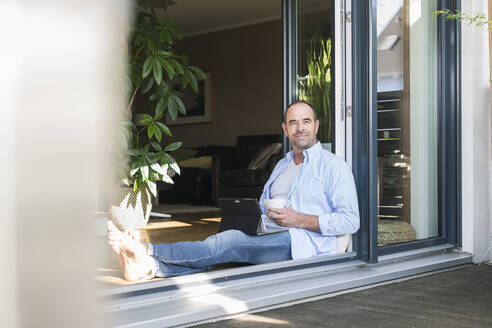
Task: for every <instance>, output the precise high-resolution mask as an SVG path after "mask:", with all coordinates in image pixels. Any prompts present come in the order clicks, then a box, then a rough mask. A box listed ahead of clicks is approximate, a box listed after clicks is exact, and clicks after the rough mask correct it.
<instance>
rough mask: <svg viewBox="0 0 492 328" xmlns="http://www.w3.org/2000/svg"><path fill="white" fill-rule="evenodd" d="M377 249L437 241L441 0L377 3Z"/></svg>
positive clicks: (402, 0) (386, 0)
mask: <svg viewBox="0 0 492 328" xmlns="http://www.w3.org/2000/svg"><path fill="white" fill-rule="evenodd" d="M377 6H378V7H377V67H378V71H377V79H378V82H377V90H378V100H377V102H378V108H377V110H378V217H379V220H378V229H379V236H378V245H379V246H384V245H389V244H395V243H402V242H407V241H411V240H418V239H425V238H431V237H436V236H438V233H439V231H438V210H437V205H438V204H437V202H438V193H437V192H438V191H437V182H438V181H437V177H438V174H437V173H438V171H437V151H438V148H437V136H438V134H437V133H438V121H437V64H436V63H437V21H436V19H434V18H433V17H432V12H433V11H435V10H436V8H437V0H378V1H377Z"/></svg>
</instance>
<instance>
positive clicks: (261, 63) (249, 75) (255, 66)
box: [166, 20, 282, 147]
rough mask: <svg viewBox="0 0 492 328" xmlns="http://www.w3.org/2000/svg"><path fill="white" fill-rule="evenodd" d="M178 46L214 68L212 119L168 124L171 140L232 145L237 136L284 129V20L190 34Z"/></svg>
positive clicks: (192, 144) (194, 62) (191, 144)
mask: <svg viewBox="0 0 492 328" xmlns="http://www.w3.org/2000/svg"><path fill="white" fill-rule="evenodd" d="M180 48H181V49H179V52H183V53H185V54H186V55H187V56H188V58H189V62H190V64H192V65H194V66H198V67H200V68H201V69H203V70H204V71H205V72H211V73H212V94H213V96H212V99H213V112H212V122H211V123H201V124H182V125H172V126H170V128H171V131H172V132H173V135H174V136H173V138H172V141H183V142H184V145H183V147H198V146H205V145H234V144H235V143H236V136H238V135H250V134H272V133H278V134H281V133H282V130H281V127H280V124H281V121H282V24H281V21H280V20H276V21H271V22H266V23H261V24H256V25H251V26H245V27H240V28H234V29H230V30H225V31H219V32H214V33H209V34H203V35H198V36H192V37H189V38H185V39H184V40H183V42H182V43H181V47H180ZM166 143H167V141H166Z"/></svg>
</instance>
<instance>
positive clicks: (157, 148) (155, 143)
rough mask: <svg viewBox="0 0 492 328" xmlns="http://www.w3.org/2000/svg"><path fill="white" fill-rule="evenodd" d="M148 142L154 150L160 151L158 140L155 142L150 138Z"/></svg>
mask: <svg viewBox="0 0 492 328" xmlns="http://www.w3.org/2000/svg"><path fill="white" fill-rule="evenodd" d="M150 144H151V145H152V147H154V149H155V150H159V151H162V147H161V145H160V144H159V143H158V142H155V141H154V140H152V141H151V142H150Z"/></svg>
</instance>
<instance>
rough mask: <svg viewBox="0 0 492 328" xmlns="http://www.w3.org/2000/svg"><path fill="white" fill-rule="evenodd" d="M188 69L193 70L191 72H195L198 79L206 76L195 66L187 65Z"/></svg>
mask: <svg viewBox="0 0 492 328" xmlns="http://www.w3.org/2000/svg"><path fill="white" fill-rule="evenodd" d="M188 69H189V70H191V71H193V73H195V75H196V76H198V77H199V78H200V79H204V80H205V79H206V78H207V74H205V73H204V72H203V71H202V70H201V69H199V68H198V67H196V66H188Z"/></svg>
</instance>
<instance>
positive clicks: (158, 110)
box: [155, 96, 167, 115]
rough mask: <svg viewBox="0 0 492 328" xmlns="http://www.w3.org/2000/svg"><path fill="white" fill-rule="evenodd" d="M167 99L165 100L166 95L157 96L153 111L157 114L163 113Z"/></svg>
mask: <svg viewBox="0 0 492 328" xmlns="http://www.w3.org/2000/svg"><path fill="white" fill-rule="evenodd" d="M166 105H167V101H166V96H162V97H160V98H159V100H158V101H157V104H156V105H155V112H156V115H157V114H163V113H164V109H166Z"/></svg>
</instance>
